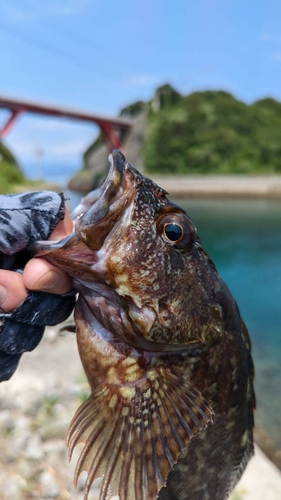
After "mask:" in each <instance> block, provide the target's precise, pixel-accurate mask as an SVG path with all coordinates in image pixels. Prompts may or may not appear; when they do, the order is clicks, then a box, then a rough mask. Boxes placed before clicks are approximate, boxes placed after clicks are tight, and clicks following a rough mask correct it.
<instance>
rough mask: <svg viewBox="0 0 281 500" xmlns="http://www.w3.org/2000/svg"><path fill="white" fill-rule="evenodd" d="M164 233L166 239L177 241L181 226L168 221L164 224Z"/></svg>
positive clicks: (181, 231) (180, 235)
mask: <svg viewBox="0 0 281 500" xmlns="http://www.w3.org/2000/svg"><path fill="white" fill-rule="evenodd" d="M164 233H165V235H166V237H167V238H168V240H170V241H178V240H179V239H180V238H181V237H182V234H183V228H182V227H181V226H180V225H179V224H175V223H174V222H173V223H170V222H169V223H168V224H166V225H165V226H164Z"/></svg>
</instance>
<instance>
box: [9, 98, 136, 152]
mask: <svg viewBox="0 0 281 500" xmlns="http://www.w3.org/2000/svg"><path fill="white" fill-rule="evenodd" d="M0 108H4V109H7V110H9V111H10V113H11V114H10V116H9V118H8V120H7V121H6V123H5V124H4V125H3V127H2V128H0V139H2V138H3V137H4V136H5V135H6V134H7V133H8V132H9V130H10V129H11V128H12V127H13V125H14V124H15V121H16V120H17V118H18V117H19V116H20V115H21V114H22V113H35V114H38V115H48V116H59V117H63V118H70V119H73V120H81V121H86V122H91V123H95V124H97V125H98V126H99V127H100V130H101V133H102V136H103V138H104V140H105V142H106V143H107V146H108V149H109V150H110V151H112V149H122V143H121V139H120V137H122V132H125V131H126V130H128V129H129V128H130V126H131V122H130V121H129V120H123V119H121V118H106V117H104V116H98V115H94V114H92V113H88V112H85V111H78V110H74V109H69V108H61V107H58V106H48V105H45V104H40V103H34V102H28V101H20V100H17V99H10V98H7V97H2V96H0ZM118 132H120V133H119V134H118Z"/></svg>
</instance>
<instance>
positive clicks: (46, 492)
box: [38, 470, 60, 498]
mask: <svg viewBox="0 0 281 500" xmlns="http://www.w3.org/2000/svg"><path fill="white" fill-rule="evenodd" d="M38 483H39V485H40V486H41V491H42V497H43V498H56V497H57V496H58V495H59V494H60V487H59V485H58V483H57V480H56V477H55V475H54V474H53V472H52V471H50V470H44V471H43V472H42V473H41V474H40V476H39V478H38Z"/></svg>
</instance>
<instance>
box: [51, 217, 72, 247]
mask: <svg viewBox="0 0 281 500" xmlns="http://www.w3.org/2000/svg"><path fill="white" fill-rule="evenodd" d="M73 229H74V222H73V220H72V219H71V218H70V215H69V213H68V212H67V211H65V215H64V219H63V220H61V221H60V222H59V223H58V224H57V225H56V227H55V229H54V230H53V232H52V234H51V236H50V238H49V239H50V240H61V239H62V238H64V237H65V236H67V235H68V234H70V233H72V231H73Z"/></svg>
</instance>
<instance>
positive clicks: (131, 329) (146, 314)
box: [36, 151, 254, 500]
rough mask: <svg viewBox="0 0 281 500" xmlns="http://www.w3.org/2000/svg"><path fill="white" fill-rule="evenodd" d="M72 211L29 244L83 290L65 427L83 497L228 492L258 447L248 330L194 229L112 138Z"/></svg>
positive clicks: (165, 499) (196, 499)
mask: <svg viewBox="0 0 281 500" xmlns="http://www.w3.org/2000/svg"><path fill="white" fill-rule="evenodd" d="M110 162H111V166H110V169H109V173H108V176H107V178H106V179H105V181H104V183H103V184H102V186H101V187H100V188H98V189H97V190H96V191H93V192H92V193H90V194H89V195H88V196H87V197H86V198H84V200H82V203H81V205H80V206H78V208H77V209H76V211H75V212H74V220H75V232H74V233H73V234H72V235H70V236H69V237H67V238H65V239H64V240H62V241H60V242H56V243H54V242H51V243H50V242H49V243H48V242H47V243H43V242H41V243H36V251H37V254H38V255H41V256H42V255H44V256H45V258H46V259H47V260H48V261H50V262H51V263H53V264H55V265H57V266H59V267H61V268H63V269H65V270H66V271H67V272H69V273H70V274H71V275H72V276H73V278H74V282H75V287H76V289H77V291H78V292H79V298H78V302H77V305H76V308H75V322H76V326H77V342H78V348H79V353H80V356H81V360H82V363H83V366H84V369H85V372H86V375H87V378H88V381H89V384H90V387H91V391H92V392H91V395H90V397H89V399H88V400H87V401H86V402H85V403H84V404H83V405H82V406H81V407H80V408H79V409H78V410H77V412H76V415H75V416H74V418H73V420H72V423H71V425H70V429H69V433H68V438H67V442H68V447H69V453H70V456H71V454H72V451H73V449H74V447H75V445H76V444H77V443H78V442H83V443H85V444H84V448H83V450H82V452H81V455H80V458H79V460H78V463H77V467H76V472H75V482H77V479H78V476H79V474H80V472H81V471H82V470H86V471H87V472H88V479H87V481H86V485H85V499H87V497H88V493H89V489H90V486H91V484H92V482H93V480H94V479H95V478H97V477H100V476H102V477H103V480H102V487H101V492H100V500H107V499H109V498H111V497H112V496H114V495H119V498H120V500H155V499H159V500H226V499H227V498H228V496H229V494H230V492H231V490H232V489H233V487H234V486H235V484H236V483H237V481H238V479H239V478H240V476H241V474H242V472H243V470H244V468H245V467H246V464H247V462H248V460H249V458H250V457H251V455H252V454H253V436H252V429H253V408H254V392H253V385H252V379H253V368H252V360H251V354H250V341H249V336H248V333H247V329H246V327H245V325H244V323H243V321H242V319H241V317H240V314H239V311H238V308H237V305H236V303H235V301H234V299H233V297H232V296H231V294H230V292H229V290H228V288H227V287H226V285H225V284H224V283H223V281H222V280H221V279H220V277H219V276H218V273H217V271H216V268H215V266H214V264H213V262H212V261H211V260H210V258H209V257H208V255H207V254H206V253H205V251H204V250H203V248H202V246H201V242H200V239H199V237H198V234H197V231H196V228H195V226H194V224H193V222H192V221H191V219H190V218H189V217H188V215H187V214H186V213H185V212H184V210H182V209H181V208H180V207H178V206H177V205H175V204H174V203H172V202H171V201H169V199H168V198H167V197H166V194H167V193H166V192H165V191H164V190H163V189H161V188H160V187H158V186H157V185H156V184H155V183H154V182H153V181H151V180H149V179H147V178H146V177H143V176H142V175H141V174H140V173H139V172H138V171H137V170H135V169H134V168H133V167H132V166H131V165H130V164H129V163H127V162H126V160H125V158H124V156H123V155H122V153H120V152H119V151H114V152H113V153H112V155H110Z"/></svg>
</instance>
